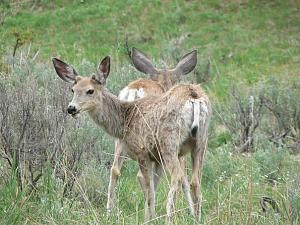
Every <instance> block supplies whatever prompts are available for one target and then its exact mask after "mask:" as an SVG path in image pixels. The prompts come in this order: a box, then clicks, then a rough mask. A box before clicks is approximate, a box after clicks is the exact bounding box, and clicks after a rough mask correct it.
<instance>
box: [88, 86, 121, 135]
mask: <svg viewBox="0 0 300 225" xmlns="http://www.w3.org/2000/svg"><path fill="white" fill-rule="evenodd" d="M99 101H101V102H102V103H101V104H99V106H97V107H96V108H95V109H94V110H91V111H90V112H89V114H90V116H91V117H92V119H93V120H94V121H95V122H96V123H97V124H98V125H99V126H101V127H103V129H104V130H105V131H106V132H107V133H108V134H109V135H111V136H113V137H116V138H122V137H123V135H124V124H125V113H126V104H124V103H122V102H121V101H120V100H119V99H118V98H117V97H116V96H114V95H113V94H111V93H109V92H108V91H106V90H104V91H103V94H102V96H101V99H99Z"/></svg>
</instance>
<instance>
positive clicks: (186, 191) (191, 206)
mask: <svg viewBox="0 0 300 225" xmlns="http://www.w3.org/2000/svg"><path fill="white" fill-rule="evenodd" d="M179 161H180V165H181V169H182V171H183V178H182V191H183V193H184V196H185V198H186V200H187V202H188V205H189V211H190V213H191V215H192V216H195V210H194V202H193V199H192V196H191V191H190V183H189V180H188V175H187V172H186V169H185V157H183V156H182V157H179Z"/></svg>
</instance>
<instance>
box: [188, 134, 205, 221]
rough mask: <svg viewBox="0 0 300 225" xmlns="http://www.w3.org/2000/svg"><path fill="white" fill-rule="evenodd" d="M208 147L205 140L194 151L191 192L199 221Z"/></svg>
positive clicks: (198, 142)
mask: <svg viewBox="0 0 300 225" xmlns="http://www.w3.org/2000/svg"><path fill="white" fill-rule="evenodd" d="M206 147H207V139H205V140H204V141H203V142H202V141H197V144H196V147H195V148H194V149H193V150H192V179H191V191H192V199H193V203H194V210H195V215H196V217H198V219H200V217H201V206H202V195H201V190H200V186H201V177H202V168H203V162H204V156H205V151H206Z"/></svg>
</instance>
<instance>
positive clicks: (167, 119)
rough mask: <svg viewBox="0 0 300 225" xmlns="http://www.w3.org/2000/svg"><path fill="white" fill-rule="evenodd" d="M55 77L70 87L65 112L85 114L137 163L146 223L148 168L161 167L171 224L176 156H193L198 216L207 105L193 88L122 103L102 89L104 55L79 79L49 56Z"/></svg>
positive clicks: (150, 207)
mask: <svg viewBox="0 0 300 225" xmlns="http://www.w3.org/2000/svg"><path fill="white" fill-rule="evenodd" d="M52 60H53V64H54V67H55V70H56V72H57V74H58V75H59V77H60V78H61V79H63V80H64V81H66V82H70V83H73V88H72V91H73V92H74V95H73V99H72V101H71V102H70V103H69V106H68V110H67V111H68V113H69V114H71V115H72V116H73V117H75V116H76V115H78V114H79V113H82V112H87V113H88V114H89V116H90V117H91V118H92V119H93V120H94V121H95V123H96V124H98V125H99V126H101V127H102V128H103V129H104V130H105V131H106V132H107V133H108V134H109V135H111V136H113V137H115V138H118V139H121V140H122V142H123V143H124V144H125V145H126V150H128V155H129V156H130V157H131V158H132V159H135V160H137V162H138V164H139V169H140V171H141V173H142V176H143V179H144V184H143V185H141V188H142V190H143V193H144V196H145V221H149V220H151V219H153V218H154V216H155V192H154V177H153V166H152V163H154V164H155V165H156V166H157V167H161V166H164V167H165V168H166V169H167V171H168V172H169V174H170V177H171V184H170V189H169V192H168V197H167V205H166V211H167V217H166V223H167V224H171V223H172V214H173V213H174V209H175V195H176V192H177V189H178V187H179V184H181V180H182V178H183V176H184V172H183V171H182V167H181V164H180V160H179V157H183V156H184V155H185V154H187V153H188V152H190V153H191V156H192V178H191V191H192V199H193V203H194V207H195V213H196V214H197V215H199V214H200V208H201V194H200V178H201V173H202V172H201V171H202V166H203V158H204V153H205V150H206V146H207V131H208V122H209V118H210V116H211V105H210V101H209V99H208V97H207V96H206V95H205V93H204V91H203V90H202V89H201V88H200V86H198V85H193V84H189V85H187V84H181V85H175V86H174V87H172V88H171V89H170V90H168V91H167V92H166V93H164V94H162V95H160V96H149V97H145V98H141V99H138V100H135V101H133V102H125V101H122V100H119V99H118V98H117V97H116V96H114V95H113V94H111V93H110V92H109V91H108V90H106V89H105V83H106V79H107V77H108V75H109V72H110V57H109V56H107V57H105V58H104V59H103V60H102V61H101V63H100V64H99V66H98V68H97V72H96V75H94V76H92V77H91V78H87V77H81V76H79V75H78V74H77V72H76V71H75V70H74V69H73V67H71V66H69V65H67V64H66V63H64V62H63V61H61V60H59V59H57V58H53V59H52Z"/></svg>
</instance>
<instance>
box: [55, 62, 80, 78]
mask: <svg viewBox="0 0 300 225" xmlns="http://www.w3.org/2000/svg"><path fill="white" fill-rule="evenodd" d="M52 62H53V65H54V68H55V71H56V73H57V75H58V76H59V77H60V78H61V79H62V80H64V81H66V82H68V83H74V81H75V79H76V76H77V75H78V74H77V72H76V71H75V69H74V68H73V67H72V66H69V65H68V64H67V63H65V62H63V61H61V60H60V59H58V58H52Z"/></svg>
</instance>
